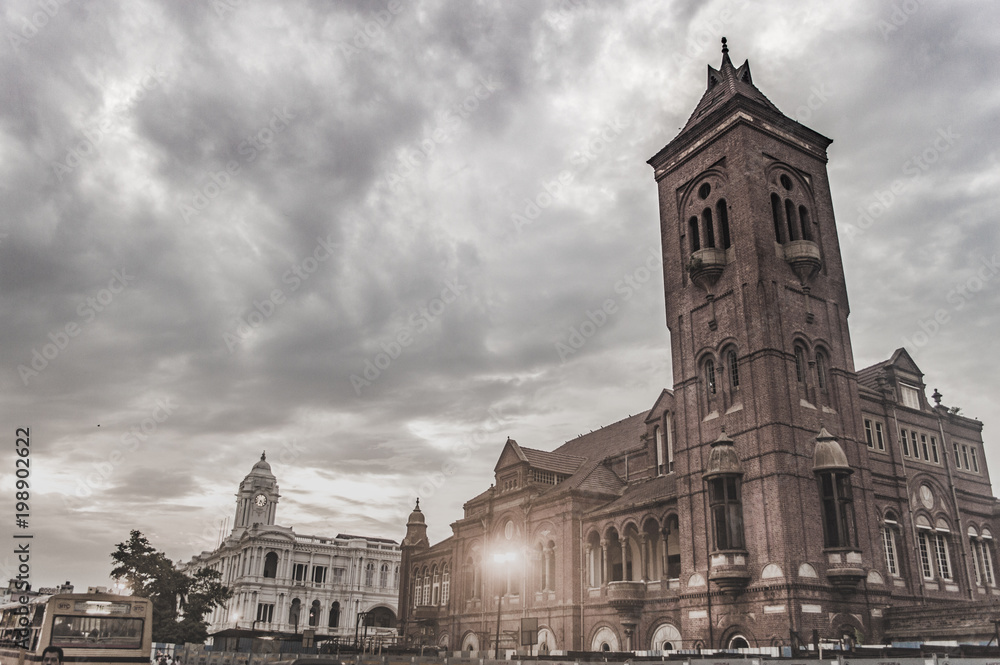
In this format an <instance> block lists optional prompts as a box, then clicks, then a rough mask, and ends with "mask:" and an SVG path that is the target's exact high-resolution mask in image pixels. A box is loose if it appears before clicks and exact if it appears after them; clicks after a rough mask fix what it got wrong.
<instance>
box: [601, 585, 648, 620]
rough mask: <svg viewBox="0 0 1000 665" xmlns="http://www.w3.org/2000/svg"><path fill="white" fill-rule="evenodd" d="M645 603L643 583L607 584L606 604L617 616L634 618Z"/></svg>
mask: <svg viewBox="0 0 1000 665" xmlns="http://www.w3.org/2000/svg"><path fill="white" fill-rule="evenodd" d="M645 601H646V583H645V582H608V603H609V604H610V605H611V607H613V608H615V610H616V611H617V612H618V613H619V614H621V615H623V616H636V615H638V614H639V612H640V611H641V610H642V605H643V603H644V602H645Z"/></svg>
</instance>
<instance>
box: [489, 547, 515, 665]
mask: <svg viewBox="0 0 1000 665" xmlns="http://www.w3.org/2000/svg"><path fill="white" fill-rule="evenodd" d="M515 556H516V555H515V554H514V553H513V552H497V553H496V554H494V555H493V561H494V562H495V563H497V564H503V571H504V575H507V574H508V573H509V569H508V565H509V564H510V562H511V561H513V560H514V558H515ZM501 591H502V590H501V588H500V585H499V584H498V585H497V642H496V649H495V650H494V652H493V658H494V659H496V660H500V606H501V605H502V604H503V593H502V592H501Z"/></svg>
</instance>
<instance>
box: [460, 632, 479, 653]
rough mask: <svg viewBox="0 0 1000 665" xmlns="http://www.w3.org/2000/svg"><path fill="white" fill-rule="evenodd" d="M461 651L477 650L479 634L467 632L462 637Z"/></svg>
mask: <svg viewBox="0 0 1000 665" xmlns="http://www.w3.org/2000/svg"><path fill="white" fill-rule="evenodd" d="M462 651H479V636H478V635H476V634H475V633H473V632H468V633H466V634H465V637H464V638H462Z"/></svg>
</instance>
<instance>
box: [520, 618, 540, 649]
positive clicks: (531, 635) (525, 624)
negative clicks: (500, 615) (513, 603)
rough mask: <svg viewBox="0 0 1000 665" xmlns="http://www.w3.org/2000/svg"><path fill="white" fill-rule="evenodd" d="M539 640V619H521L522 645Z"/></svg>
mask: <svg viewBox="0 0 1000 665" xmlns="http://www.w3.org/2000/svg"><path fill="white" fill-rule="evenodd" d="M537 641H538V619H528V618H524V619H521V646H528V645H529V644H534V643H535V642H537Z"/></svg>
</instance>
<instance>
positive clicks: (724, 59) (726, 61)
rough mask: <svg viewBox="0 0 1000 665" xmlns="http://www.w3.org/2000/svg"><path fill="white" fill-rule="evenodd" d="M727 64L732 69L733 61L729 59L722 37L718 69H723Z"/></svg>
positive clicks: (727, 48) (726, 46)
mask: <svg viewBox="0 0 1000 665" xmlns="http://www.w3.org/2000/svg"><path fill="white" fill-rule="evenodd" d="M727 64H728V65H729V66H730V67H732V66H733V61H732V60H730V59H729V46H728V45H726V38H725V37H723V38H722V66H721V67H720V69H721V68H722V67H725V66H726V65H727Z"/></svg>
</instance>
